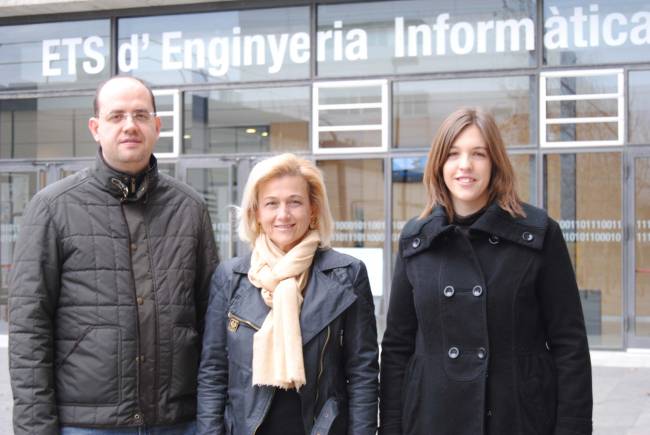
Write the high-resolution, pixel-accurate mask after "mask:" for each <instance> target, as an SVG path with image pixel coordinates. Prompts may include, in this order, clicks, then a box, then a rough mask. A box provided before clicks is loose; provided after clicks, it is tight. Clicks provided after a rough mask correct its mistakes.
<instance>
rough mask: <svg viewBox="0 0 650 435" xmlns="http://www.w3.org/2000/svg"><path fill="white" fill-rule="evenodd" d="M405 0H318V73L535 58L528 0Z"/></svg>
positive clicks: (522, 63)
mask: <svg viewBox="0 0 650 435" xmlns="http://www.w3.org/2000/svg"><path fill="white" fill-rule="evenodd" d="M506 3H507V5H505V4H504V3H503V1H501V0H467V1H464V2H458V1H456V0H439V1H436V2H431V1H429V0H409V1H389V2H372V3H358V4H339V5H320V6H318V10H317V16H318V29H317V30H318V41H317V44H316V51H317V56H318V59H317V70H318V75H319V76H327V77H334V76H341V75H344V76H360V75H368V74H404V73H420V72H429V71H450V70H475V69H497V68H523V67H529V66H534V65H535V24H534V23H535V11H536V7H535V1H533V0H519V1H508V2H506Z"/></svg>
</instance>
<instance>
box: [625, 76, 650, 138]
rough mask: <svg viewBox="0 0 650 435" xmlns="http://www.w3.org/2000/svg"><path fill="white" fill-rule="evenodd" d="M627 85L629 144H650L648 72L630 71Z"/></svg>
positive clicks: (649, 87)
mask: <svg viewBox="0 0 650 435" xmlns="http://www.w3.org/2000/svg"><path fill="white" fill-rule="evenodd" d="M628 83H629V86H630V88H629V91H628V95H629V105H630V106H629V112H628V113H629V124H628V132H629V133H628V134H629V137H630V142H631V143H634V144H641V143H643V144H650V122H648V120H650V71H630V74H629V82H628Z"/></svg>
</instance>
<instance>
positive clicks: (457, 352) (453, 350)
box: [447, 346, 460, 359]
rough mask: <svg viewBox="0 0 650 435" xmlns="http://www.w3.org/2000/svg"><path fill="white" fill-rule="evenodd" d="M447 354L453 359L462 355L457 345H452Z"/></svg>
mask: <svg viewBox="0 0 650 435" xmlns="http://www.w3.org/2000/svg"><path fill="white" fill-rule="evenodd" d="M447 355H449V358H451V359H456V358H458V357H459V356H460V350H458V348H457V347H456V346H452V347H450V348H449V350H448V351H447Z"/></svg>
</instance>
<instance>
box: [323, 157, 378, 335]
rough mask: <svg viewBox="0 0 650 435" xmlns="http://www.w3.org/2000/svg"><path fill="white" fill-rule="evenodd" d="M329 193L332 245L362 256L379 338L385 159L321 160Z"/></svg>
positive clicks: (340, 249) (353, 254)
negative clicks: (332, 222)
mask: <svg viewBox="0 0 650 435" xmlns="http://www.w3.org/2000/svg"><path fill="white" fill-rule="evenodd" d="M317 164H318V167H319V168H320V169H321V171H323V176H324V179H325V186H326V188H327V196H328V199H329V202H330V207H331V210H332V216H333V217H334V236H333V237H332V246H333V247H334V248H336V249H337V250H339V251H342V252H345V253H347V254H350V255H352V256H354V257H356V258H359V259H361V260H362V261H363V262H364V263H365V264H366V268H367V269H368V277H369V279H370V287H371V289H372V293H373V295H374V296H375V298H374V300H375V314H376V317H377V329H378V331H377V332H378V334H379V338H380V339H381V336H382V334H383V331H384V329H385V320H386V314H385V312H386V310H385V307H384V305H383V304H384V298H383V296H382V295H383V294H384V291H385V290H384V288H383V285H384V283H383V276H384V257H383V255H384V254H383V253H384V238H385V237H384V228H385V213H384V184H385V183H384V161H383V160H379V159H367V160H322V161H319V162H317Z"/></svg>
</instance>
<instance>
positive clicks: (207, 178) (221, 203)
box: [186, 167, 235, 260]
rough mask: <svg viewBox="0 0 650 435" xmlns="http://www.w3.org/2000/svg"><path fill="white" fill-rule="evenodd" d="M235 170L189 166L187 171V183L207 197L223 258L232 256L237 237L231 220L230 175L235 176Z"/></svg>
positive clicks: (220, 253) (215, 234)
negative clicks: (233, 242) (233, 244)
mask: <svg viewBox="0 0 650 435" xmlns="http://www.w3.org/2000/svg"><path fill="white" fill-rule="evenodd" d="M233 172H234V171H233V170H232V168H230V167H218V168H188V169H187V172H186V182H187V184H189V185H190V186H192V187H193V188H194V189H196V190H197V191H198V192H199V193H200V194H201V196H203V199H205V202H206V205H207V207H208V213H209V214H210V219H211V220H212V227H213V230H214V237H215V240H216V242H217V248H218V249H219V255H220V258H221V259H222V260H225V259H228V258H230V256H231V253H232V249H231V248H232V241H233V238H234V237H235V235H234V232H233V230H234V227H233V226H232V225H231V222H230V220H229V219H230V212H231V208H230V205H231V204H232V192H233V185H232V184H231V181H230V177H231V176H234V174H233ZM231 174H232V175H231ZM233 182H234V180H233Z"/></svg>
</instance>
